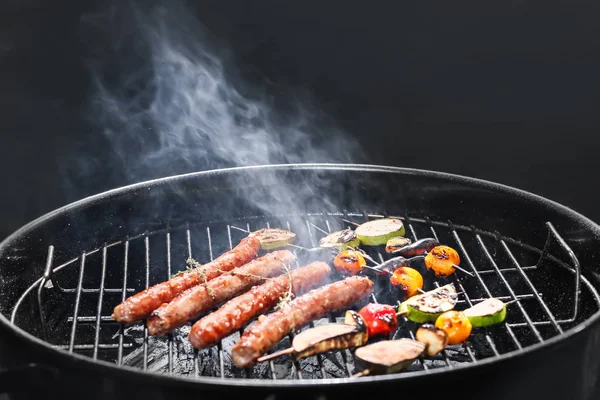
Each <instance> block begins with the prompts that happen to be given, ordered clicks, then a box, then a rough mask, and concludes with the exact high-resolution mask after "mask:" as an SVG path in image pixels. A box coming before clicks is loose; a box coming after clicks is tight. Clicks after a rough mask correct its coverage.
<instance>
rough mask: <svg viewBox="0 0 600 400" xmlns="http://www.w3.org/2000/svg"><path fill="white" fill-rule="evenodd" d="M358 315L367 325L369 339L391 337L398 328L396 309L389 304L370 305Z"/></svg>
mask: <svg viewBox="0 0 600 400" xmlns="http://www.w3.org/2000/svg"><path fill="white" fill-rule="evenodd" d="M358 314H359V315H360V316H361V317H362V320H363V321H364V322H365V324H366V325H367V330H368V331H369V337H375V336H389V335H391V334H392V333H394V331H395V330H396V328H397V327H398V317H397V316H396V309H395V308H394V307H393V306H390V305H389V304H377V303H369V304H367V305H366V306H364V307H363V308H361V309H360V311H359V312H358Z"/></svg>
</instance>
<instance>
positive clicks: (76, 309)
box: [69, 253, 85, 353]
mask: <svg viewBox="0 0 600 400" xmlns="http://www.w3.org/2000/svg"><path fill="white" fill-rule="evenodd" d="M84 270H85V253H83V254H82V255H81V263H80V264H79V279H78V281H77V288H81V285H82V284H83V272H84ZM80 300H81V290H78V291H77V295H76V296H75V307H74V311H73V323H72V325H71V338H70V340H69V352H71V353H72V352H73V346H74V345H75V336H76V334H77V314H79V301H80Z"/></svg>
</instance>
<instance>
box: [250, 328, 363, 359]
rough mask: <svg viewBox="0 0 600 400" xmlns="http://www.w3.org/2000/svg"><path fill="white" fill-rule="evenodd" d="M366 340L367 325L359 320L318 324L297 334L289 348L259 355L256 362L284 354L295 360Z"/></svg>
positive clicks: (360, 343) (358, 345) (354, 346)
mask: <svg viewBox="0 0 600 400" xmlns="http://www.w3.org/2000/svg"><path fill="white" fill-rule="evenodd" d="M368 340H369V333H368V330H367V327H366V325H365V324H364V322H362V321H360V320H357V321H356V324H326V325H319V326H315V327H314V328H310V329H307V330H305V331H303V332H300V333H299V334H297V335H296V336H295V337H294V340H293V341H292V346H291V347H290V348H287V349H285V350H281V351H278V352H275V353H272V354H269V355H266V356H264V357H261V358H259V359H258V362H263V361H268V360H271V359H273V358H277V357H280V356H283V355H286V354H289V355H290V357H291V358H292V359H293V360H295V361H297V360H300V359H302V358H306V357H310V356H314V355H316V354H322V353H326V352H328V351H331V350H343V349H352V348H356V347H360V346H363V345H365V344H366V343H367V341H368Z"/></svg>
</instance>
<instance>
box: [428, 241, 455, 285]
mask: <svg viewBox="0 0 600 400" xmlns="http://www.w3.org/2000/svg"><path fill="white" fill-rule="evenodd" d="M459 264H460V256H459V255H458V253H457V252H456V250H454V249H453V248H452V247H448V246H437V247H434V248H433V249H432V250H431V251H430V252H429V253H428V254H427V255H426V256H425V265H426V266H427V269H431V270H433V272H434V274H435V276H437V277H442V278H445V277H447V276H450V275H452V274H453V273H454V271H455V270H456V268H454V265H459Z"/></svg>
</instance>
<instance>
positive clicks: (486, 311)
mask: <svg viewBox="0 0 600 400" xmlns="http://www.w3.org/2000/svg"><path fill="white" fill-rule="evenodd" d="M463 313H464V314H465V315H466V316H467V318H469V321H470V322H471V325H473V327H474V328H480V327H483V326H489V325H494V324H499V323H501V322H504V319H506V304H505V303H504V302H502V301H500V300H498V299H494V298H491V299H486V300H484V301H482V302H481V303H478V304H476V305H474V306H473V307H471V308H468V309H466V310H465V311H463Z"/></svg>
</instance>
